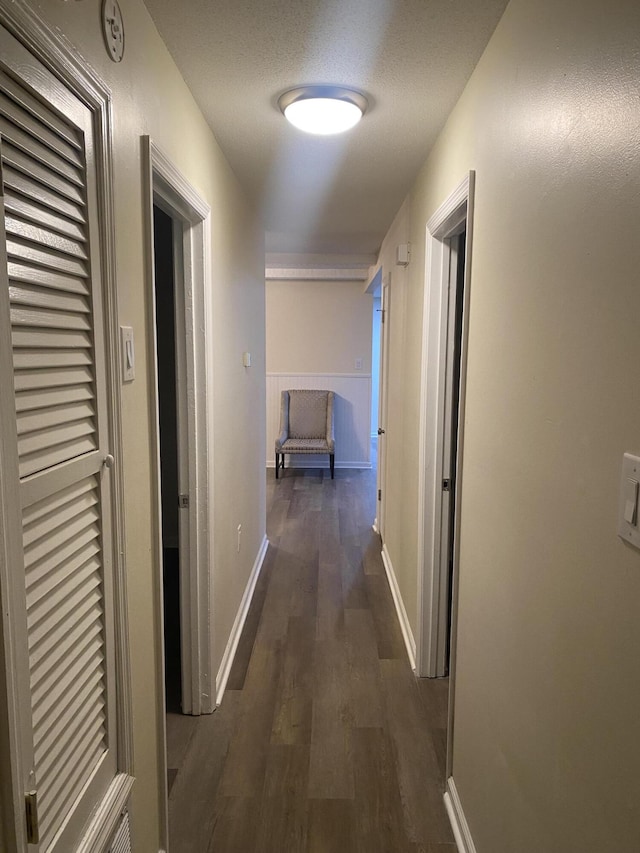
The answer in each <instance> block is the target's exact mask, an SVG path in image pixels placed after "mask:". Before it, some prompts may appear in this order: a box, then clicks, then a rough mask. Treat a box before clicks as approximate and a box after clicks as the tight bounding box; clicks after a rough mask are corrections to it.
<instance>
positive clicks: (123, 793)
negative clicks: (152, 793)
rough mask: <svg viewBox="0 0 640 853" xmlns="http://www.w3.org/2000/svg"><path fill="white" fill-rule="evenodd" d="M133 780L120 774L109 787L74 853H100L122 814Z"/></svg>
mask: <svg viewBox="0 0 640 853" xmlns="http://www.w3.org/2000/svg"><path fill="white" fill-rule="evenodd" d="M132 787H133V778H132V777H131V776H127V775H125V774H124V773H120V774H119V775H118V776H116V778H115V779H114V780H113V782H112V783H111V786H110V788H109V790H108V791H107V793H106V794H105V796H104V799H103V800H102V802H101V803H100V806H99V807H98V810H97V811H96V813H95V814H94V816H93V818H92V820H91V823H90V824H89V827H88V829H87V831H86V833H85V834H84V835H83V836H82V839H81V841H80V844H79V845H78V847H77V848H76V850H75V853H101V851H103V850H104V849H105V846H106V844H107V842H108V841H109V839H110V838H111V836H112V835H113V831H114V829H115V828H116V826H117V824H118V821H119V820H120V817H121V816H122V812H123V810H124V808H125V806H126V805H127V801H128V799H129V795H130V793H131V788H132Z"/></svg>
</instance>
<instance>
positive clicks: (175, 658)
mask: <svg viewBox="0 0 640 853" xmlns="http://www.w3.org/2000/svg"><path fill="white" fill-rule="evenodd" d="M173 225H174V224H173V221H172V219H171V218H170V216H169V215H168V214H167V213H165V212H164V211H163V210H162V209H161V208H160V207H158V206H157V205H156V204H154V205H153V247H154V252H153V255H154V281H155V304H156V312H155V315H156V316H155V323H156V342H157V346H156V363H157V365H158V422H159V428H160V494H161V525H160V527H161V534H162V589H163V601H164V676H165V703H166V710H167V712H168V713H180V712H181V710H182V664H181V643H180V528H179V505H178V501H179V494H180V489H179V485H178V467H179V455H180V450H179V444H178V411H177V405H178V397H177V387H176V383H177V374H176V334H175V325H176V312H175V301H176V293H175V257H174V254H175V253H174V242H175V240H174V227H173ZM183 568H184V569H185V570H186V569H187V567H186V566H184V567H183Z"/></svg>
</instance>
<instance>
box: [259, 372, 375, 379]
mask: <svg viewBox="0 0 640 853" xmlns="http://www.w3.org/2000/svg"><path fill="white" fill-rule="evenodd" d="M266 376H267V377H269V376H272V377H274V378H276V377H278V376H317V377H318V378H320V377H322V379H371V374H370V373H362V372H358V373H291V372H287V373H269V371H267V373H266Z"/></svg>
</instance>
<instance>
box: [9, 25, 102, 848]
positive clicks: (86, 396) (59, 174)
mask: <svg viewBox="0 0 640 853" xmlns="http://www.w3.org/2000/svg"><path fill="white" fill-rule="evenodd" d="M2 38H3V36H2V28H1V27H0V42H1V41H2ZM2 44H4V43H2ZM16 44H17V43H16ZM15 50H16V51H17V52H18V53H17V54H16V55H20V54H19V51H24V48H22V47H20V46H19V45H17V46H16V48H15ZM5 57H6V51H5V53H4V54H2V55H0V157H1V160H2V173H3V179H4V181H3V183H4V207H3V217H2V235H1V236H2V240H3V245H4V248H5V249H6V256H7V269H6V272H7V273H8V291H7V292H6V293H5V294H3V297H2V298H3V299H5V300H7V303H8V309H9V310H8V313H6V314H4V315H1V317H2V318H4V319H2V324H3V327H2V329H0V332H1V333H2V337H1V338H0V345H4V346H7V345H8V343H9V342H10V344H11V348H12V352H13V397H14V401H15V413H16V415H15V417H16V430H15V432H14V433H13V437H12V443H13V446H14V447H15V456H16V462H17V466H16V469H15V470H17V478H19V496H17V500H18V503H19V506H20V508H21V512H22V552H21V553H22V566H21V567H20V568H21V569H23V571H24V576H23V582H24V585H23V586H22V584H21V587H20V602H19V603H20V607H21V608H22V611H23V612H24V622H23V624H24V625H26V633H25V636H24V639H23V642H22V647H23V648H24V650H25V651H24V672H23V675H22V676H21V681H20V684H21V690H23V691H24V694H25V695H26V702H27V707H28V709H29V716H30V719H29V720H28V725H29V727H30V728H29V732H30V735H29V737H30V741H29V743H30V746H29V750H30V752H29V755H28V758H27V760H28V762H29V764H28V765H26V766H24V767H23V769H22V770H23V775H24V778H25V779H26V778H30V780H33V781H30V783H29V784H30V785H32V786H33V787H35V788H37V792H38V804H39V825H40V842H39V844H37V845H34V848H35V849H34V853H68V851H70V850H75V849H76V848H77V846H78V843H79V841H80V836H81V833H82V832H83V827H85V826H86V824H87V821H88V820H89V819H90V818H91V815H92V814H95V812H96V809H97V808H98V806H99V804H100V801H101V799H102V797H103V796H104V795H105V793H106V791H107V789H108V787H109V785H110V783H111V782H112V780H113V779H114V776H115V773H116V763H115V752H114V749H113V747H115V741H114V740H113V734H114V729H113V725H114V721H115V718H116V714H115V708H114V706H113V698H112V697H113V690H112V687H113V675H112V669H113V667H112V661H113V655H114V650H113V621H112V609H111V596H112V586H111V580H110V571H111V568H110V567H111V563H112V541H111V527H110V525H111V512H112V504H111V475H110V474H109V472H108V471H107V470H104V471H103V470H102V460H103V459H104V457H105V455H106V453H107V452H108V443H107V442H108V433H107V426H108V424H107V398H106V392H105V384H104V358H105V354H104V334H105V330H104V328H103V325H102V323H103V318H102V302H103V299H102V295H101V290H100V263H99V258H98V256H97V255H96V254H95V252H96V245H97V242H96V241H97V240H98V239H99V235H100V229H99V227H98V222H97V219H96V211H97V205H96V200H97V192H96V184H95V167H94V165H93V163H92V161H91V159H89V160H87V157H89V158H91V157H92V156H93V150H94V144H93V139H92V134H93V122H92V117H91V113H90V111H89V110H88V109H87V108H86V107H85V106H84V105H83V104H82V103H81V102H80V101H79V100H78V99H77V98H76V97H75V96H74V95H73V94H72V93H71V92H69V91H68V90H67V89H65V87H64V85H63V84H62V83H60V82H59V81H56V80H55V78H52V77H51V76H49V77H47V75H48V74H49V72H48V71H46V69H44V68H43V67H40V70H39V72H38V73H37V74H31V75H30V76H29V81H30V88H29V89H28V90H27V89H24V90H23V87H22V85H21V84H20V83H19V82H18V77H17V76H16V67H14V66H11V74H7V73H6V71H5V70H4V69H5V68H6V58H5ZM16 61H17V60H16ZM45 77H47V83H46V85H45V84H43V85H42V88H39V87H38V86H39V83H38V81H39V80H44V78H45ZM56 87H57V88H56ZM53 90H55V91H56V96H55V109H53V108H50V107H49V106H48V104H47V100H45V99H48V98H49V97H50V92H51V91H53ZM85 140H86V148H85ZM3 278H4V277H3ZM6 318H8V319H6ZM3 342H4V343H3ZM17 481H18V480H16V482H17ZM22 685H24V687H22ZM26 685H28V686H26ZM30 849H31V847H30Z"/></svg>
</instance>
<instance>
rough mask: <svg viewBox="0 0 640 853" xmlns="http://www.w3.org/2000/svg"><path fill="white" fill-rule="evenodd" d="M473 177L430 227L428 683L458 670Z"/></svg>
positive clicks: (425, 400) (424, 435)
mask: <svg viewBox="0 0 640 853" xmlns="http://www.w3.org/2000/svg"><path fill="white" fill-rule="evenodd" d="M473 177H474V176H473V173H470V174H469V176H468V177H467V178H466V179H465V180H464V181H463V182H462V183H461V184H460V186H459V187H458V188H457V189H456V190H455V191H454V192H453V193H452V194H451V196H450V197H449V198H448V199H447V200H446V201H445V202H444V203H443V205H442V206H441V207H440V208H439V209H438V210H437V211H436V212H435V213H434V215H433V216H432V217H431V219H430V220H429V222H428V223H427V235H426V248H427V262H426V281H425V314H424V327H423V342H424V344H423V369H422V375H423V384H422V396H421V458H420V492H419V495H420V499H421V504H420V538H419V560H420V565H419V578H420V583H421V588H420V595H419V603H420V622H419V630H420V636H419V643H418V674H419V675H420V676H426V677H441V676H444V675H447V674H448V673H451V671H452V668H453V654H454V647H453V646H454V643H455V590H456V571H457V554H458V545H459V543H458V530H459V511H460V488H459V485H460V477H461V467H460V466H461V458H462V453H461V450H462V439H463V434H462V423H463V414H464V378H465V358H466V327H467V319H468V282H469V264H468V257H469V249H470V234H471V213H472V200H473Z"/></svg>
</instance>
